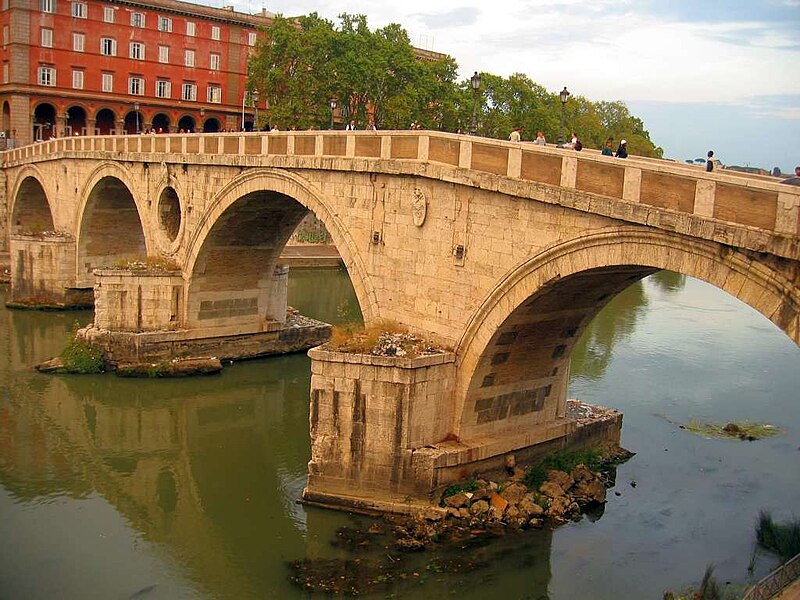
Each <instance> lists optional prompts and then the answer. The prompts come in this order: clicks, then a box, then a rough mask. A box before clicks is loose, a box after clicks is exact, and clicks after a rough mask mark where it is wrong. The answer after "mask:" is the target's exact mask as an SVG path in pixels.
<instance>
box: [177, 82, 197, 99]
mask: <svg viewBox="0 0 800 600" xmlns="http://www.w3.org/2000/svg"><path fill="white" fill-rule="evenodd" d="M181 100H192V101H194V100H197V84H196V83H184V84H183V90H182V94H181Z"/></svg>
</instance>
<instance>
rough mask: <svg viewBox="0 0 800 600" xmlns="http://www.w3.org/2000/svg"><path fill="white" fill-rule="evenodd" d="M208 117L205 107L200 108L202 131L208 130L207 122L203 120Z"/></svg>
mask: <svg viewBox="0 0 800 600" xmlns="http://www.w3.org/2000/svg"><path fill="white" fill-rule="evenodd" d="M205 119H206V109H205V107H203V108H201V109H200V133H205V131H206V124H205V123H204V122H203V121H205Z"/></svg>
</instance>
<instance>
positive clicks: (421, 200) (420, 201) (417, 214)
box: [411, 188, 428, 227]
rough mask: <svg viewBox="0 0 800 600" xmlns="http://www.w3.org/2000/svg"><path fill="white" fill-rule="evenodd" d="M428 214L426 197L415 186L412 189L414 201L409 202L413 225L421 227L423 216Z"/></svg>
mask: <svg viewBox="0 0 800 600" xmlns="http://www.w3.org/2000/svg"><path fill="white" fill-rule="evenodd" d="M427 215H428V199H427V198H426V197H425V194H423V193H422V190H421V189H419V188H416V189H415V190H414V201H413V203H412V204H411V216H412V217H413V219H414V225H416V226H417V227H422V224H423V223H424V222H425V217H426V216H427Z"/></svg>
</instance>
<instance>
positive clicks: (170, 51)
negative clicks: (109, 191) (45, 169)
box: [0, 0, 272, 146]
mask: <svg viewBox="0 0 800 600" xmlns="http://www.w3.org/2000/svg"><path fill="white" fill-rule="evenodd" d="M0 1H2V10H0V26H1V27H2V35H3V39H2V42H3V43H2V65H3V70H2V83H1V84H0V106H2V126H1V127H0V134H1V135H4V136H5V137H6V138H7V140H8V145H9V146H10V145H12V144H13V145H19V144H27V143H30V142H32V141H36V140H46V139H49V138H51V137H53V136H59V137H61V136H65V135H94V134H100V135H103V134H113V133H136V132H137V131H138V132H147V131H151V130H154V131H156V132H158V131H161V132H165V133H166V132H170V131H171V132H177V131H180V130H181V129H182V130H184V131H206V132H213V131H220V130H228V131H238V130H240V129H242V128H243V127H244V128H246V129H250V128H251V127H252V124H253V122H254V121H255V111H256V110H257V101H258V98H257V97H256V98H253V97H251V95H250V94H249V93H247V92H246V82H247V60H248V57H249V55H250V53H251V52H252V50H253V48H254V47H255V44H256V40H257V36H258V35H259V27H267V26H269V25H270V24H271V22H272V19H271V15H270V14H269V13H267V12H266V11H263V13H262V14H260V15H248V14H244V13H239V12H236V11H234V10H233V8H232V7H226V8H210V7H206V6H200V5H197V4H191V3H188V2H180V1H178V0H130V1H124V0H0ZM254 101H255V102H254Z"/></svg>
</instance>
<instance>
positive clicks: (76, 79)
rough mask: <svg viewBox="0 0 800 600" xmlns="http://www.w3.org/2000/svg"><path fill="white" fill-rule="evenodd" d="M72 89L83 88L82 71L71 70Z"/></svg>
mask: <svg viewBox="0 0 800 600" xmlns="http://www.w3.org/2000/svg"><path fill="white" fill-rule="evenodd" d="M72 89H75V90H82V89H83V71H73V72H72Z"/></svg>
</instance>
